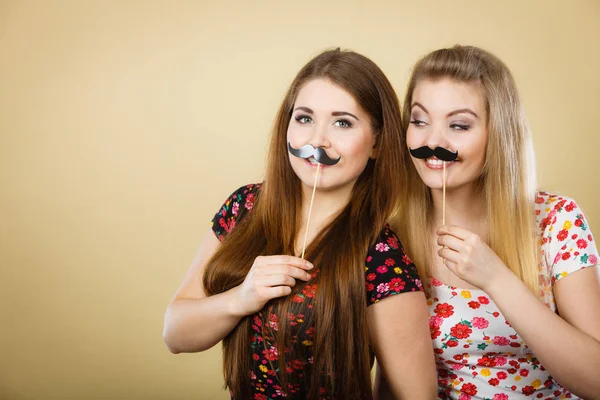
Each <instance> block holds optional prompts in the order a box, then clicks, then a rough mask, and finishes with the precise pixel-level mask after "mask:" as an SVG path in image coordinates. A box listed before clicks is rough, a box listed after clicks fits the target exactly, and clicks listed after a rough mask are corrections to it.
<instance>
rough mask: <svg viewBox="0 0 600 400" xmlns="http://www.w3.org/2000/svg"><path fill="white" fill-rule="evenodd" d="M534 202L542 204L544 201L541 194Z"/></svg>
mask: <svg viewBox="0 0 600 400" xmlns="http://www.w3.org/2000/svg"><path fill="white" fill-rule="evenodd" d="M535 203H536V204H543V203H544V198H543V197H541V196H538V197H536V198H535Z"/></svg>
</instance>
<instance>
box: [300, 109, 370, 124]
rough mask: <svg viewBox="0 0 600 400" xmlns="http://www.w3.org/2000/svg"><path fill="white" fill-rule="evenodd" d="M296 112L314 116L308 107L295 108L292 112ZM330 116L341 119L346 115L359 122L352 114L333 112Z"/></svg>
mask: <svg viewBox="0 0 600 400" xmlns="http://www.w3.org/2000/svg"><path fill="white" fill-rule="evenodd" d="M297 110H300V111H304V112H306V113H309V114H314V112H313V110H311V109H310V108H308V107H296V108H294V111H297ZM331 115H333V116H334V117H343V116H346V115H347V116H350V117H352V118H354V119H355V120H357V121H360V120H359V119H358V117H357V116H356V115H354V114H352V113H349V112H347V111H333V112H332V113H331Z"/></svg>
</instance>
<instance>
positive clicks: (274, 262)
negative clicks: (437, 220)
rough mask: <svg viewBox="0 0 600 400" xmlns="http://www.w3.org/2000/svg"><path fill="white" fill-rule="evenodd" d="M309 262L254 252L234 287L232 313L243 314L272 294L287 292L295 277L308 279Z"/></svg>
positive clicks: (274, 295)
mask: <svg viewBox="0 0 600 400" xmlns="http://www.w3.org/2000/svg"><path fill="white" fill-rule="evenodd" d="M312 268H313V265H312V264H311V263H310V262H308V261H306V260H304V259H302V258H299V257H293V256H282V255H277V256H258V257H256V259H255V260H254V264H252V267H251V268H250V271H249V272H248V275H246V279H244V282H242V284H241V285H239V286H237V287H236V288H235V290H236V297H235V302H234V307H235V311H234V313H235V314H238V315H242V316H246V315H250V314H254V313H255V312H257V311H260V310H261V309H262V308H263V307H264V306H265V304H266V303H267V302H268V301H269V300H271V299H274V298H277V297H282V296H287V295H288V294H290V293H291V292H292V287H294V286H295V285H296V279H300V280H302V281H308V280H309V279H310V277H311V274H310V273H309V272H308V271H310V270H311V269H312Z"/></svg>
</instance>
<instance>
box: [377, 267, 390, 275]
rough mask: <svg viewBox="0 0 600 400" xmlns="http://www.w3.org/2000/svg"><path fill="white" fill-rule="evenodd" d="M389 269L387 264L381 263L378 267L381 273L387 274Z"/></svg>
mask: <svg viewBox="0 0 600 400" xmlns="http://www.w3.org/2000/svg"><path fill="white" fill-rule="evenodd" d="M387 271H388V268H387V267H386V266H385V265H380V266H379V267H377V272H379V273H380V274H385V273H386V272H387Z"/></svg>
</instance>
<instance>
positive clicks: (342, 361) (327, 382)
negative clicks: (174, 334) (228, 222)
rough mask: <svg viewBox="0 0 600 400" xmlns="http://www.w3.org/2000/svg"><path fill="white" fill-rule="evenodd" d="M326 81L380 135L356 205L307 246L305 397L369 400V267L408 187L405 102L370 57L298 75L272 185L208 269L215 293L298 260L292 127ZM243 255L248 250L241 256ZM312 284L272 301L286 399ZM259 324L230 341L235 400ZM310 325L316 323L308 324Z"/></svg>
mask: <svg viewBox="0 0 600 400" xmlns="http://www.w3.org/2000/svg"><path fill="white" fill-rule="evenodd" d="M319 78H321V79H328V80H329V81H331V82H333V83H334V84H336V85H338V86H340V87H341V88H343V89H344V90H346V91H347V92H348V93H350V94H351V95H352V96H353V97H354V98H355V100H356V101H357V102H358V104H359V105H360V106H361V107H362V108H363V110H364V111H365V112H366V113H367V114H368V116H369V118H370V122H371V124H372V129H373V132H374V133H375V135H376V152H377V156H376V158H375V159H372V160H369V162H368V164H367V166H366V168H365V170H364V171H363V172H362V174H361V175H360V176H359V178H358V179H357V181H356V183H355V185H354V187H353V192H352V196H351V199H350V201H349V203H348V204H347V205H345V207H344V208H343V209H342V210H341V211H340V213H339V214H338V215H337V216H336V218H335V219H334V220H333V221H332V222H331V223H330V224H329V225H327V226H326V227H324V228H323V229H322V230H321V231H320V232H319V233H318V235H317V236H316V237H315V239H314V240H313V241H312V242H311V243H310V245H309V247H308V248H307V252H306V258H307V259H308V260H310V261H311V262H312V263H313V264H314V266H315V269H318V270H319V271H320V272H319V273H318V274H317V276H316V277H315V278H313V279H312V280H311V281H309V282H308V284H310V285H314V284H317V286H318V291H317V293H316V295H315V298H313V299H312V302H311V303H310V304H312V307H313V313H314V319H313V320H312V321H309V323H310V324H314V327H315V329H316V334H315V340H314V343H313V347H312V354H313V358H314V360H313V363H312V366H311V367H310V369H309V370H308V371H306V372H307V373H306V375H307V381H308V385H309V386H308V388H307V396H308V398H310V399H317V398H319V397H320V396H322V395H323V394H319V390H320V387H323V388H324V389H325V391H326V394H325V395H329V396H333V397H337V398H341V399H371V398H372V392H371V379H370V367H371V366H370V352H369V341H368V329H367V319H366V305H367V300H366V293H365V276H364V262H365V257H366V255H367V252H368V249H369V247H370V246H371V245H373V244H374V242H375V240H376V239H377V236H378V234H379V233H380V231H381V229H382V228H383V227H384V225H385V223H386V221H387V218H388V217H389V216H390V214H391V212H392V210H393V208H394V202H395V199H396V198H397V196H398V195H399V192H400V188H401V185H402V183H403V182H404V177H403V176H402V174H401V172H400V171H401V168H400V166H401V165H402V164H403V159H402V157H403V156H402V153H401V151H400V143H401V138H400V136H401V134H402V131H401V125H402V123H401V116H400V109H399V105H398V98H397V96H396V93H395V91H394V89H393V88H392V86H391V84H390V82H389V81H388V80H387V78H386V77H385V75H384V74H383V72H382V71H381V70H380V69H379V67H377V65H376V64H375V63H373V62H372V61H371V60H369V59H368V58H366V57H364V56H362V55H360V54H357V53H354V52H350V51H341V50H340V49H336V50H330V51H325V52H323V53H321V54H319V55H318V56H316V57H315V58H313V59H312V60H311V61H310V62H308V64H306V65H305V66H304V67H303V68H302V69H301V70H300V72H299V73H298V75H297V76H296V78H295V79H294V81H293V82H292V84H291V86H290V88H289V90H288V92H287V94H286V96H285V98H284V100H283V103H282V104H281V107H280V108H279V112H278V114H277V117H276V120H275V124H274V129H273V134H272V138H271V144H270V149H269V157H268V162H267V170H266V178H265V181H264V183H263V185H262V187H261V189H260V195H259V196H258V198H257V200H256V202H255V204H254V207H253V209H252V211H251V213H249V215H248V216H247V218H246V219H245V220H244V221H243V222H242V223H240V224H238V225H237V227H236V228H235V230H234V231H232V232H231V233H230V234H229V235H228V236H227V237H226V238H225V240H224V241H223V243H222V245H221V246H220V248H219V249H218V250H217V252H216V253H215V255H214V256H213V257H212V259H211V260H210V261H209V263H208V264H207V267H206V273H205V275H204V279H203V283H204V288H205V290H206V292H207V294H209V295H213V294H217V293H221V292H224V291H227V290H229V289H231V288H233V287H235V286H237V285H240V284H241V283H242V282H243V280H244V279H245V277H246V275H247V273H248V271H249V270H250V268H251V266H252V263H253V262H254V259H255V258H256V257H257V256H259V255H275V254H288V255H294V254H295V250H294V249H295V242H296V235H297V232H298V229H299V227H300V226H301V222H302V221H300V220H299V219H300V215H301V211H300V210H301V202H302V196H301V186H300V180H299V179H298V177H297V176H296V174H295V173H294V172H293V170H292V168H291V166H290V164H289V159H288V153H287V142H286V136H287V128H288V124H289V122H290V118H291V115H292V109H293V105H294V102H295V100H296V96H297V94H298V92H299V90H300V89H301V88H302V87H303V85H305V84H306V83H307V82H309V81H311V80H314V79H319ZM242 249H243V251H242ZM305 286H306V283H304V282H300V281H298V282H297V285H296V286H295V287H294V288H293V290H292V293H291V294H290V295H289V296H286V297H283V298H280V299H277V300H274V301H272V302H270V303H269V305H272V310H273V311H272V312H275V313H276V314H277V315H278V321H279V327H278V332H277V349H278V354H279V363H278V366H279V370H278V378H279V380H280V382H281V383H282V384H281V386H282V389H283V390H285V391H287V383H288V382H289V380H290V376H289V375H288V374H287V373H286V363H285V359H286V350H287V351H288V354H290V353H289V349H290V348H292V347H293V346H291V345H290V326H289V324H288V318H287V315H288V314H287V313H288V310H290V309H291V307H292V305H293V304H292V299H293V297H294V296H295V294H298V293H301V291H302V289H303V288H304V287H305ZM251 318H252V316H247V317H245V318H243V319H242V320H241V321H240V323H239V324H238V325H237V326H236V327H235V329H233V330H232V331H231V333H230V334H229V335H228V336H227V337H225V338H224V339H223V363H224V375H225V385H226V386H227V387H229V389H230V390H231V392H232V394H233V396H234V397H235V398H237V399H246V398H249V396H250V385H249V371H250V370H251V359H250V349H251V347H250V346H251V343H250V333H251V331H250V329H251ZM307 325H308V324H307Z"/></svg>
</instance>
